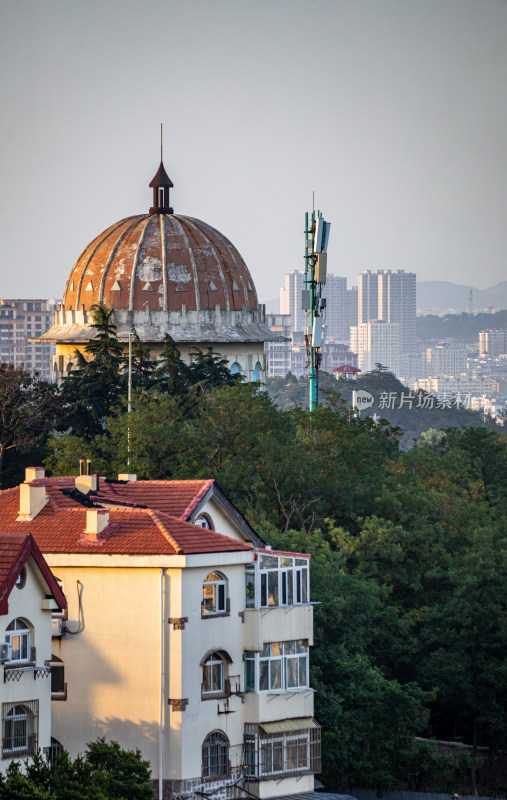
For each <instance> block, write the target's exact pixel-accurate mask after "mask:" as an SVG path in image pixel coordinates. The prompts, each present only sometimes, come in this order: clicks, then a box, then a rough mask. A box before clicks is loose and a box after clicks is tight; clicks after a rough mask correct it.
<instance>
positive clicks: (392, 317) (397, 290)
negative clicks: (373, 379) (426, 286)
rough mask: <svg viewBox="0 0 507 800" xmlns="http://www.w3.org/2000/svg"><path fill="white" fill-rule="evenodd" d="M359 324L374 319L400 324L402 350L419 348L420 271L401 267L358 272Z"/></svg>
mask: <svg viewBox="0 0 507 800" xmlns="http://www.w3.org/2000/svg"><path fill="white" fill-rule="evenodd" d="M357 288H358V297H357V324H358V325H361V324H363V323H366V322H370V321H371V320H379V321H382V322H388V323H396V324H398V325H399V326H400V354H402V355H405V354H410V353H413V352H414V349H415V317H416V275H415V272H405V270H402V269H398V270H396V271H395V272H392V271H391V270H389V269H384V270H377V271H376V272H371V270H365V271H364V272H363V273H361V274H360V275H359V276H358V287H357Z"/></svg>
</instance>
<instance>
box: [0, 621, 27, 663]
mask: <svg viewBox="0 0 507 800" xmlns="http://www.w3.org/2000/svg"><path fill="white" fill-rule="evenodd" d="M13 639H19V640H20V643H19V645H18V649H17V652H18V653H19V652H23V651H25V652H26V655H24V656H23V655H22V656H21V658H15V657H14V656H13V653H14V645H13ZM31 639H32V629H31V626H30V624H29V623H28V621H27V620H24V619H23V618H22V617H16V618H15V619H13V620H12V622H10V623H9V625H8V626H7V628H6V630H5V641H6V642H7V644H9V645H10V648H11V649H10V658H9V660H8V662H7V663H8V664H27V663H29V662H30V661H32V660H33V659H32V646H31ZM25 648H26V650H25Z"/></svg>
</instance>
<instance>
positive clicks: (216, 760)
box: [202, 731, 230, 778]
mask: <svg viewBox="0 0 507 800" xmlns="http://www.w3.org/2000/svg"><path fill="white" fill-rule="evenodd" d="M229 772H230V767H229V740H228V738H227V736H226V735H225V734H224V733H222V732H221V731H212V732H211V733H210V734H208V736H206V738H205V740H204V742H203V743H202V774H203V777H204V778H216V777H218V776H220V775H228V774H229Z"/></svg>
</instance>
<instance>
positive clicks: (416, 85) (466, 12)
mask: <svg viewBox="0 0 507 800" xmlns="http://www.w3.org/2000/svg"><path fill="white" fill-rule="evenodd" d="M0 14H1V22H2V32H3V42H2V49H1V56H0V58H1V62H0V63H1V65H2V70H1V77H0V80H1V81H2V102H3V111H4V120H5V124H4V126H3V128H2V131H1V132H0V136H1V137H2V139H1V141H2V147H1V149H0V158H1V165H2V175H3V192H2V216H1V219H2V234H3V236H2V241H3V245H4V246H3V248H2V261H1V268H2V291H1V294H2V295H3V296H5V297H16V296H25V295H26V288H25V287H26V284H27V283H28V285H30V287H31V289H32V292H33V295H34V296H41V297H51V296H56V297H58V296H61V294H62V292H63V288H64V285H65V279H66V276H67V275H68V273H69V270H70V268H71V266H72V264H73V263H74V261H75V260H76V259H77V258H78V256H79V254H80V252H81V251H82V249H83V248H84V247H85V246H86V244H87V243H88V242H89V241H90V240H91V239H92V238H93V237H94V236H96V235H97V234H98V233H99V232H100V231H101V230H104V229H105V228H106V227H108V226H109V225H110V224H112V223H113V222H115V221H117V220H119V219H121V218H123V217H125V216H129V215H132V214H138V213H142V212H143V211H147V210H148V207H149V205H150V201H151V192H150V190H149V189H148V182H149V180H150V179H151V177H152V175H153V173H154V171H155V170H156V167H157V164H158V160H159V147H160V142H159V130H160V122H163V123H164V162H165V165H166V168H167V171H168V173H169V175H170V176H171V178H172V180H173V182H174V189H173V191H172V193H171V200H172V203H173V205H174V208H175V212H176V213H183V214H188V215H189V216H195V217H197V218H199V219H203V220H204V221H206V222H208V223H210V224H211V225H213V226H214V227H216V228H218V229H219V230H221V231H223V232H224V233H225V235H227V236H228V237H229V238H230V239H231V241H232V242H233V244H234V245H235V246H236V247H237V248H238V250H239V251H240V253H241V254H242V256H243V257H244V259H245V261H246V263H247V265H248V267H249V269H250V270H251V273H252V276H253V278H254V281H255V283H256V286H257V289H258V294H259V298H260V299H261V300H267V299H269V298H272V297H275V296H276V295H277V292H278V287H279V285H280V281H281V279H282V276H283V275H284V274H285V273H286V272H289V271H291V270H292V269H301V268H302V265H303V260H302V252H303V226H304V213H305V211H307V210H311V206H312V193H313V192H315V205H316V207H318V208H321V209H322V210H323V211H324V214H325V216H326V218H327V219H329V220H330V221H331V223H332V232H331V239H330V245H329V265H328V266H329V270H330V271H331V272H333V273H334V274H337V275H343V276H346V277H347V278H348V280H349V285H350V284H351V283H352V282H353V280H354V278H355V276H356V275H357V274H358V273H359V272H362V271H363V270H364V269H371V270H377V269H384V268H388V269H392V270H397V269H404V270H406V271H410V272H415V273H416V274H417V276H418V279H419V280H435V279H440V280H441V279H444V280H449V281H454V282H456V283H460V284H472V285H474V286H477V287H478V288H485V287H488V286H491V285H493V284H495V283H497V282H499V281H501V280H503V279H504V275H505V251H506V244H507V241H506V235H507V234H506V229H505V224H504V209H505V207H506V200H507V197H506V185H507V181H506V180H505V178H506V176H507V161H506V154H505V147H504V142H505V135H506V133H507V108H506V106H505V103H504V102H503V93H504V88H503V87H504V82H505V76H506V74H507V51H506V49H505V47H504V41H505V33H506V32H507V4H506V3H504V2H499V0H486V2H483V3H481V4H477V3H476V2H474V0H444V2H441V0H427V2H424V3H421V2H420V1H418V0H403V1H402V0H385V2H383V3H382V4H379V3H376V2H374V0H364V2H361V3H347V2H345V0H291V2H287V0H279V2H274V3H272V2H267V0H258V2H255V3H254V2H245V3H242V4H237V3H234V2H232V0H216V2H214V3H212V4H211V3H209V2H207V0H189V2H187V3H185V4H181V3H175V2H159V1H158V0H148V2H146V3H143V4H140V3H139V2H135V0H124V2H122V3H118V2H116V0H110V2H107V3H105V4H102V3H98V2H96V1H95V0H90V2H87V3H86V4H85V3H79V2H78V3H74V4H68V3H65V2H63V0H49V2H48V3H46V4H44V5H43V6H41V5H40V4H39V3H37V2H35V0H25V1H24V2H22V3H19V2H14V0H6V2H4V3H3V4H2V9H1V11H0Z"/></svg>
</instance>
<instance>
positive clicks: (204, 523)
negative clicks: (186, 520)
mask: <svg viewBox="0 0 507 800" xmlns="http://www.w3.org/2000/svg"><path fill="white" fill-rule="evenodd" d="M194 525H198V526H199V528H205V529H206V530H207V531H214V530H215V528H214V525H213V520H212V519H211V517H210V515H209V514H199V516H198V517H197V519H195V520H194Z"/></svg>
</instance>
